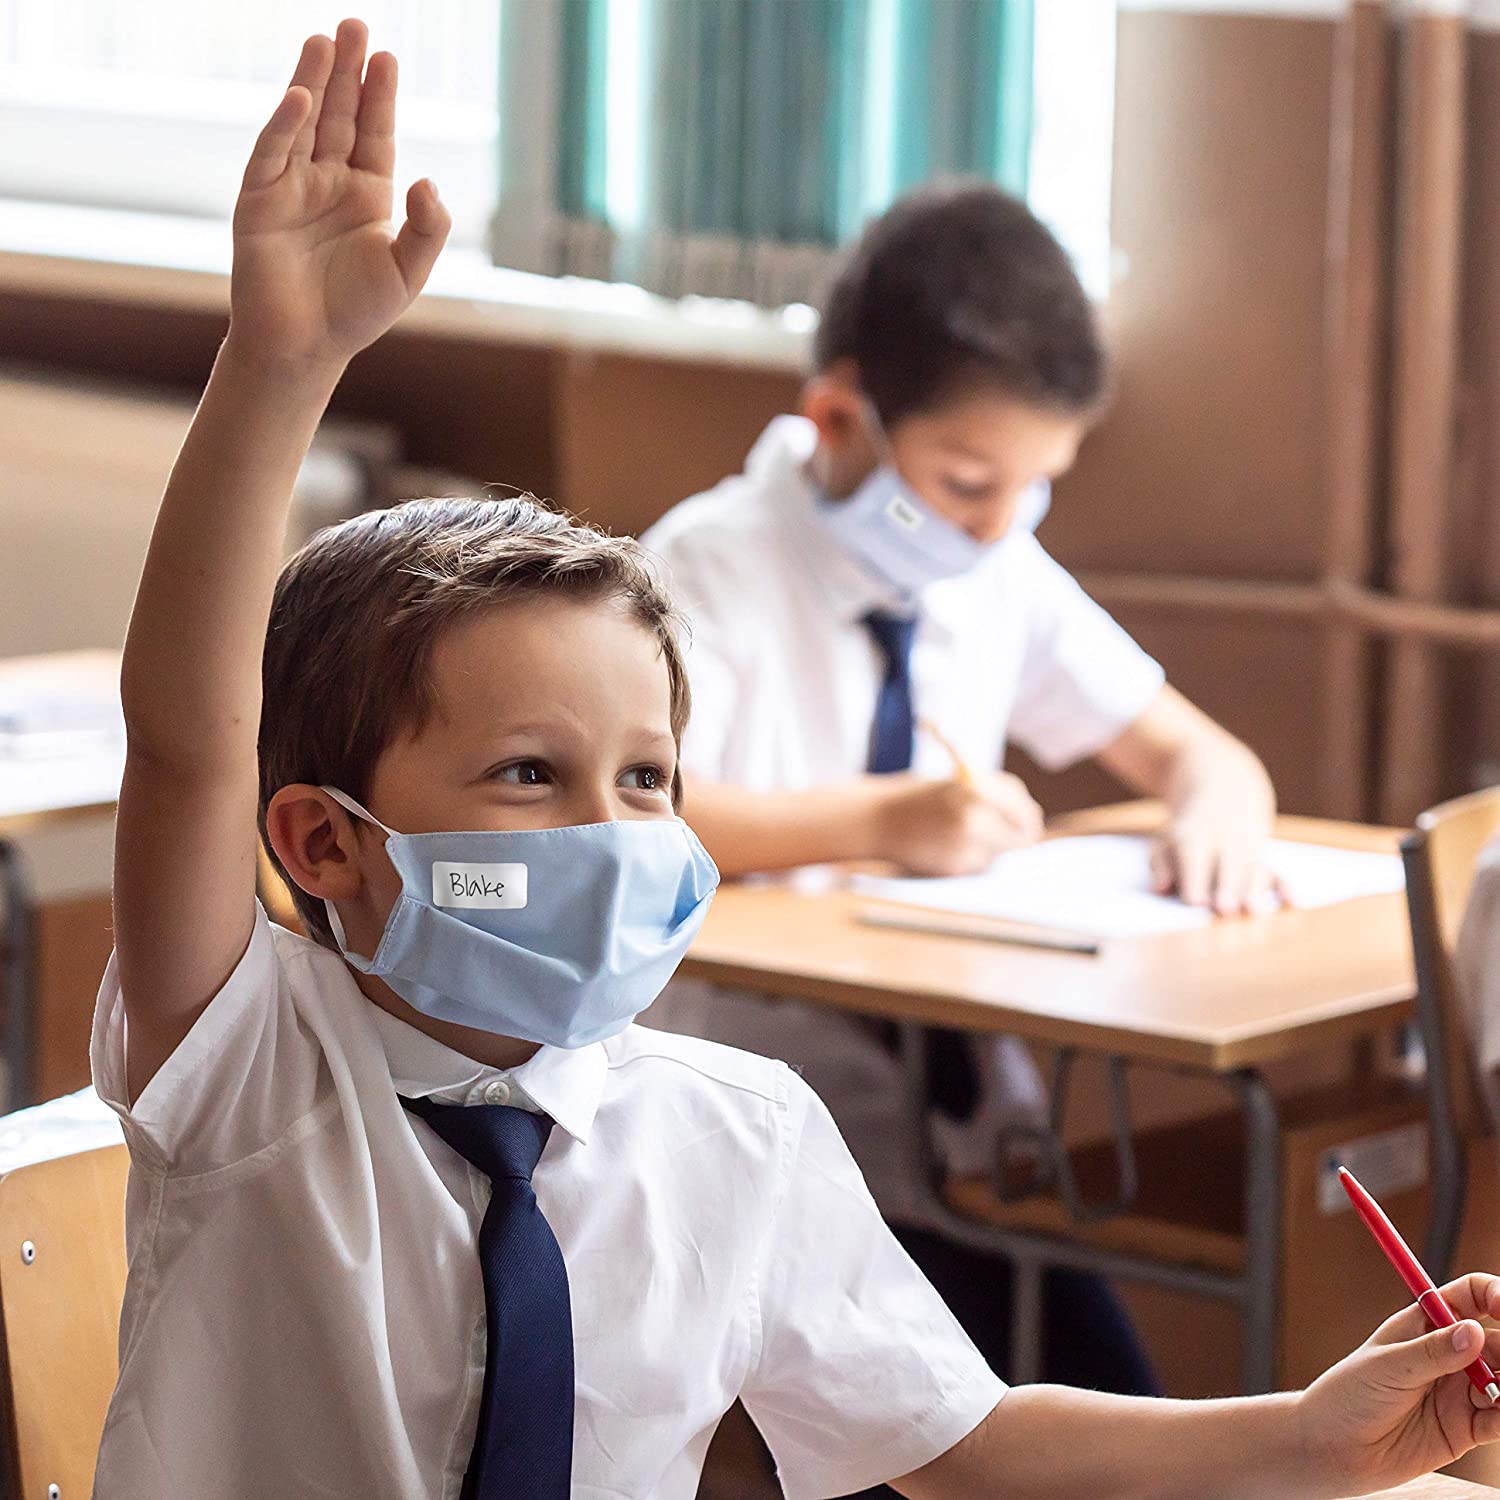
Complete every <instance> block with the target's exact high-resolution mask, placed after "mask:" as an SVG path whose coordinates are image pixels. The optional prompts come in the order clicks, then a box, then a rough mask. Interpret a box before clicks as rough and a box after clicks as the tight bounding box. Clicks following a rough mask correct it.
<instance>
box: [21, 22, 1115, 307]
mask: <svg viewBox="0 0 1500 1500" xmlns="http://www.w3.org/2000/svg"><path fill="white" fill-rule="evenodd" d="M672 3H674V0H365V3H362V4H361V5H360V6H358V7H355V9H357V10H358V12H359V13H360V14H362V15H363V16H364V17H365V18H366V19H367V20H368V21H369V22H370V26H371V32H372V45H373V46H377V47H385V48H389V49H390V50H392V51H394V52H395V53H396V54H397V55H398V56H399V57H400V59H401V66H402V99H401V107H400V112H399V123H398V130H399V166H398V172H399V174H400V177H401V179H402V181H410V180H411V179H413V178H415V177H419V176H431V177H432V178H433V179H434V180H435V181H436V182H437V183H438V184H439V186H440V187H441V189H442V191H443V195H444V197H445V199H446V200H447V201H448V203H449V205H450V207H451V208H452V210H453V214H454V243H455V244H458V245H466V246H469V247H471V248H478V247H480V246H483V245H485V244H487V243H488V241H489V237H490V224H491V218H492V215H493V213H494V210H495V206H496V199H497V178H498V180H499V185H500V191H501V192H502V193H503V192H504V191H505V190H506V177H505V174H504V173H502V172H501V171H500V169H499V167H498V166H497V156H498V145H499V143H500V140H501V134H502V130H503V131H504V134H505V138H506V139H505V144H506V145H507V147H508V148H509V151H510V158H509V160H510V161H512V162H513V161H516V160H520V161H521V162H523V163H524V164H528V166H529V169H530V170H531V171H532V172H533V173H534V174H537V173H545V174H547V181H546V185H545V186H546V191H545V193H544V194H539V193H538V192H537V191H533V192H532V193H531V195H530V196H529V197H528V198H524V199H523V201H522V202H521V203H520V205H519V209H520V213H521V216H522V218H523V220H526V221H529V222H533V223H538V224H540V223H543V222H544V221H545V220H547V218H548V215H558V214H561V216H562V217H563V218H569V219H571V220H572V222H573V224H574V226H575V228H574V232H573V235H572V240H571V242H570V244H571V250H572V252H573V253H572V263H571V264H570V265H563V266H558V265H556V264H550V265H545V266H544V265H535V264H534V265H532V267H531V268H532V269H550V270H557V269H564V270H567V269H572V270H575V271H591V272H592V273H593V274H596V275H599V274H604V275H609V274H620V269H619V267H618V266H617V265H614V264H613V263H612V261H611V257H610V254H609V250H608V247H609V243H611V242H612V239H613V237H614V236H616V235H618V234H620V233H622V232H623V234H624V235H625V236H626V237H627V238H629V237H631V236H632V235H634V236H635V237H636V243H637V246H638V247H639V245H640V244H641V243H642V237H641V235H640V231H641V229H642V227H643V222H644V218H645V216H646V214H647V211H648V208H649V201H648V200H649V198H650V193H651V184H650V182H649V181H648V178H649V175H650V174H649V171H648V162H649V160H650V157H651V152H652V151H661V150H663V149H666V148H667V147H670V144H671V143H670V140H669V139H668V137H669V136H670V134H671V132H670V131H667V130H664V129H663V128H661V124H660V122H657V123H656V125H655V126H653V123H652V122H650V121H649V120H647V119H646V118H645V111H646V106H647V99H646V95H645V92H644V89H643V85H642V80H643V78H644V77H645V76H646V74H645V73H644V71H643V69H642V60H643V58H645V57H646V56H647V55H648V54H649V52H650V50H651V48H652V47H653V46H655V45H656V42H654V41H653V31H652V28H653V25H655V26H657V28H658V30H657V40H658V41H659V38H660V31H659V27H660V18H661V17H662V16H663V15H672V14H674V12H673V11H672V10H671V4H672ZM723 3H724V0H675V4H676V6H677V8H678V12H680V13H681V14H684V15H691V16H692V17H693V19H694V20H695V22H698V21H701V20H702V19H703V18H704V17H706V16H707V15H708V14H709V8H710V7H719V6H720V5H721V4H723ZM740 3H741V5H742V6H743V0H740ZM764 3H765V4H767V5H776V6H786V7H793V6H797V5H800V4H801V3H802V0H764ZM922 3H923V5H930V6H933V7H946V8H947V9H946V10H941V11H935V12H933V14H934V15H935V16H936V17H937V19H936V21H935V22H934V23H933V26H932V33H933V35H935V36H940V35H941V34H942V28H943V26H944V25H947V26H948V27H949V28H950V30H951V28H952V27H953V25H955V24H956V21H955V18H958V17H961V16H962V14H963V12H961V11H960V10H958V9H955V7H967V6H970V5H972V4H973V3H974V0H922ZM506 5H509V6H510V7H511V8H512V11H515V10H516V8H517V7H518V6H519V7H520V12H521V13H522V14H523V16H524V17H525V18H526V21H527V25H528V26H529V27H530V28H531V35H530V36H529V37H528V35H527V34H526V32H525V28H523V31H522V35H521V36H520V37H519V38H516V37H513V36H509V34H508V33H507V35H508V39H509V40H510V41H511V45H512V56H511V58H510V59H509V61H510V68H511V74H512V77H514V76H516V75H518V74H519V75H520V76H521V77H522V78H523V79H525V75H526V74H527V72H528V70H529V59H530V55H531V54H530V52H529V51H527V50H526V49H527V48H528V47H529V46H530V45H531V44H532V43H533V42H534V40H535V35H536V32H537V28H538V27H539V26H545V25H546V24H548V23H547V22H546V21H545V20H544V18H545V17H546V16H549V15H550V16H552V17H554V18H560V20H559V25H560V28H561V29H562V30H563V31H564V32H567V31H568V28H569V27H571V28H572V31H571V40H570V42H569V46H570V48H571V50H570V51H569V52H568V53H567V54H566V55H567V58H568V60H569V62H568V66H570V67H572V68H574V69H575V70H577V72H576V75H575V76H576V77H578V78H583V79H584V80H585V81H584V82H583V83H582V84H581V85H579V86H580V87H581V88H583V89H584V90H585V91H586V90H587V89H588V88H589V87H592V88H593V94H592V95H591V96H590V97H591V99H592V101H593V108H594V113H593V115H592V116H591V117H590V119H589V121H588V124H587V131H590V132H592V136H591V137H590V136H588V135H587V133H585V134H584V135H583V136H582V137H580V139H583V140H584V141H585V143H587V142H588V140H590V139H592V140H593V141H594V142H597V141H598V140H599V139H600V138H601V137H603V138H607V139H608V140H609V142H610V143H611V146H612V148H613V149H612V150H610V151H609V152H607V153H605V154H603V155H594V156H588V155H587V154H586V153H585V154H582V155H581V154H580V153H579V151H578V150H577V149H575V146H576V142H575V144H574V145H572V146H570V144H569V142H568V141H566V140H564V139H560V138H559V137H558V136H557V134H556V131H555V126H554V125H549V124H544V123H543V116H544V114H546V113H547V112H548V111H551V112H552V114H553V117H554V118H555V111H556V102H557V98H558V89H559V80H558V79H557V78H556V77H554V78H553V79H552V81H551V84H550V88H551V93H550V95H544V96H543V97H542V99H541V101H540V103H539V104H538V106H537V108H536V109H535V110H532V111H530V112H527V110H525V109H524V108H523V109H517V108H515V107H512V109H511V110H510V111H509V112H508V113H507V115H506V118H505V120H504V121H502V120H501V117H500V116H501V110H500V107H499V96H500V87H499V81H500V78H501V77H502V73H503V71H504V70H503V67H502V58H501V45H502V31H503V30H504V29H505V28H503V27H502V12H503V9H504V6H506ZM601 5H602V7H603V8H602V9H601ZM685 5H690V6H692V7H695V10H693V11H685V10H684V9H683V7H684V6H685ZM349 8H350V7H349V6H348V5H347V4H342V3H341V4H333V3H327V4H325V3H323V0H257V3H255V4H251V5H243V6H240V5H234V6H231V5H228V4H222V3H217V0H210V3H204V0H0V197H12V198H29V199H39V200H45V201H53V202H63V203H81V204H91V205H99V206H107V207H121V208H130V209H139V210H148V211H149V210H155V211H160V212H164V213H177V214H189V215H194V216H201V217H206V218H226V217H227V216H228V214H229V211H230V209H231V207H232V205H233V202H234V195H235V191H236V188H237V185H238V181H239V176H240V172H241V170H242V168H243V165H244V160H245V156H246V153H247V151H248V149H249V145H250V141H251V139H252V138H253V135H254V133H255V131H256V130H257V129H258V128H259V126H260V124H261V123H262V122H263V121H264V119H265V117H266V116H267V115H268V114H269V112H270V110H271V109H272V107H273V106H274V104H275V101H276V99H277V98H278V97H279V95H280V92H281V89H282V87H283V86H284V85H285V83H286V80H287V78H288V76H289V74H290V70H291V67H292V64H293V62H294V61H295V57H296V51H297V46H298V44H299V42H300V41H301V39H302V37H303V36H304V35H306V34H307V33H308V32H309V31H311V30H314V29H318V28H321V29H323V30H325V31H328V32H329V33H330V34H331V32H332V30H333V28H334V26H336V24H337V22H338V20H339V19H340V18H341V16H343V15H344V14H347V13H348V11H349ZM1114 9H1115V7H1114V0H1038V3H1036V4H1035V6H1034V13H1035V14H1034V22H1033V28H1032V31H1033V45H1034V60H1033V67H1032V75H1031V88H1030V92H1031V105H1030V138H1029V145H1028V146H1027V148H1026V152H1025V158H1024V160H1023V162H1022V164H1021V166H1020V168H1019V170H1016V168H1015V167H1014V164H1012V166H1010V167H1007V168H1006V169H1005V170H1006V171H1007V172H1011V173H1012V175H1014V176H1015V178H1016V180H1022V179H1024V180H1025V181H1026V183H1027V192H1028V196H1029V198H1030V200H1031V202H1032V204H1033V206H1034V207H1035V208H1036V210H1037V212H1038V213H1039V214H1040V215H1041V216H1042V218H1044V219H1045V220H1046V221H1047V222H1048V223H1049V224H1050V225H1051V226H1052V227H1053V229H1054V230H1055V231H1056V232H1057V233H1058V234H1059V235H1060V237H1061V238H1062V239H1063V241H1064V243H1065V244H1067V245H1068V247H1069V249H1070V250H1071V251H1072V252H1073V253H1074V255H1075V257H1076V258H1077V259H1078V262H1079V265H1080V268H1081V270H1082V272H1083V274H1084V277H1085V280H1086V282H1087V284H1088V285H1089V287H1090V289H1091V290H1092V291H1094V292H1095V293H1096V294H1097V295H1101V296H1102V295H1103V293H1104V291H1105V290H1106V288H1107V285H1108V268H1109V229H1108V223H1109V175H1110V153H1111V146H1112V130H1111V125H1112V111H1113V92H1114V88H1113V86H1114ZM908 12H911V13H912V14H920V7H919V8H918V9H917V10H913V0H843V11H842V15H841V17H840V19H839V24H840V25H842V26H844V27H845V32H844V33H843V34H842V35H844V36H849V35H852V34H853V32H852V31H851V30H849V28H853V27H857V28H858V34H859V44H858V45H859V49H860V56H861V58H863V59H867V60H868V59H873V58H875V57H876V56H877V55H879V56H883V57H884V58H885V59H886V61H885V62H884V63H882V64H880V65H879V66H872V67H869V68H868V69H866V70H865V71H864V72H863V73H862V75H861V79H860V87H859V89H858V90H857V92H854V93H851V94H850V95H849V97H848V99H847V101H842V102H840V104H839V106H838V107H839V108H841V109H844V108H846V109H847V111H848V113H849V114H850V115H851V117H852V116H853V115H855V114H856V113H857V115H858V117H859V121H860V122H861V124H862V126H863V131H864V141H865V145H864V147H863V165H864V170H863V172H862V173H861V174H860V175H859V178H858V181H857V183H856V184H855V187H854V189H853V190H852V196H851V192H850V191H849V190H848V189H847V188H846V190H845V193H844V196H843V198H842V199H841V200H840V201H839V202H837V203H836V204H834V205H832V206H831V208H830V211H829V215H828V216H827V218H826V222H829V223H835V224H836V225H837V226H838V228H839V231H840V232H847V230H848V229H849V228H850V226H852V225H855V224H857V223H858V222H859V220H860V219H861V218H863V217H864V216H865V215H866V214H868V213H869V212H873V211H875V210H877V209H878V208H880V207H882V206H883V203H884V201H885V200H886V198H888V196H889V193H890V191H891V190H892V189H893V188H896V187H899V186H900V185H901V183H902V181H903V180H904V178H903V172H905V171H906V167H904V165H903V153H904V152H907V151H908V150H909V142H907V141H906V139H905V137H906V134H907V132H906V130H905V125H904V120H903V118H902V115H901V110H902V105H903V92H902V90H903V87H904V85H903V83H902V79H903V76H904V75H903V72H902V69H903V67H905V66H906V63H905V62H904V60H903V57H902V55H901V53H902V38H903V37H904V36H907V35H908V33H907V32H903V30H902V27H903V26H906V25H908V20H907V19H904V18H907V16H908ZM835 14H837V13H835ZM601 18H603V19H604V20H605V22H606V24H605V25H604V26H603V27H601V25H600V22H601ZM945 18H946V19H945ZM590 26H592V27H593V28H594V30H593V32H592V33H591V32H590V30H589V28H590ZM606 32H607V39H608V42H609V45H608V47H607V48H606V50H605V52H604V53H602V54H598V55H595V56H594V57H593V58H590V56H589V53H588V48H589V46H590V45H593V46H594V47H596V48H597V47H599V46H600V45H601V36H602V35H603V34H604V33H606ZM827 45H829V46H830V47H832V46H834V45H844V42H843V41H841V40H840V39H839V38H833V39H832V40H831V41H829V42H828V44H827ZM881 49H884V51H883V52H882V50H881ZM851 55H852V53H851ZM590 70H592V72H590ZM530 71H534V70H530ZM590 78H591V79H592V80H593V82H592V84H590V83H589V82H588V79H590ZM528 83H529V84H534V80H528ZM866 84H868V86H866ZM960 123H962V122H960ZM689 128H690V126H689V125H688V122H687V121H686V120H684V121H683V123H682V126H681V130H682V131H686V130H688V129H689ZM945 128H951V122H950V124H949V126H945ZM570 152H571V154H569V153H570ZM508 170H509V168H507V171H508ZM663 175H667V176H669V175H671V173H670V172H668V173H665V174H663V173H660V172H659V173H658V177H659V178H660V177H662V176H663ZM559 181H561V182H562V183H563V184H564V191H563V193H562V195H561V198H559V197H558V196H557V189H556V185H555V184H556V183H557V182H559ZM706 188H707V190H708V191H709V194H710V196H711V192H712V188H713V182H712V178H711V176H710V178H709V179H707V180H706ZM806 190H807V188H806V184H805V183H803V184H799V185H797V186H796V187H795V189H793V188H789V189H788V190H787V194H786V195H785V196H787V197H788V198H790V197H791V196H792V195H793V193H794V192H795V193H798V194H803V195H805V193H806ZM797 201H798V202H800V201H801V200H800V199H798V200H797ZM580 205H585V206H587V207H588V208H589V212H586V213H581V214H580V213H579V212H578V209H579V206H580ZM502 219H503V215H502ZM553 222H554V223H555V222H556V221H555V220H554V221H553ZM578 226H581V228H579V227H578ZM502 227H503V226H502ZM590 233H592V235H593V239H592V240H591V239H590V237H589V236H590ZM513 263H518V264H526V261H525V258H524V257H523V258H521V259H520V260H519V261H513ZM630 270H631V268H630V267H628V266H627V267H626V273H627V274H629V272H630ZM795 280H796V277H795V276H794V277H793V282H795ZM773 300H774V299H773Z"/></svg>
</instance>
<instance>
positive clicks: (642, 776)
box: [624, 766, 671, 792]
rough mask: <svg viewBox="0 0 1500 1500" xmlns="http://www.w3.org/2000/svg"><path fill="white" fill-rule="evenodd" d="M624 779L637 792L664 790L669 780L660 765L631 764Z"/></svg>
mask: <svg viewBox="0 0 1500 1500" xmlns="http://www.w3.org/2000/svg"><path fill="white" fill-rule="evenodd" d="M624 779H625V780H626V781H628V782H629V783H630V785H631V786H633V787H634V788H635V790H636V791H638V792H664V791H666V790H667V786H668V783H669V782H670V780H671V778H670V777H669V776H668V775H667V773H666V772H665V771H664V770H663V769H662V768H661V767H660V766H632V767H631V768H630V769H629V770H628V771H627V772H626V773H625V778H624Z"/></svg>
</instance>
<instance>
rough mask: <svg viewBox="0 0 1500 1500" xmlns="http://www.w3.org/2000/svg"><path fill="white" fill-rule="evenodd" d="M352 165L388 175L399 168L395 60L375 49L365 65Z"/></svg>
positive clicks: (356, 121) (386, 53) (350, 159)
mask: <svg viewBox="0 0 1500 1500" xmlns="http://www.w3.org/2000/svg"><path fill="white" fill-rule="evenodd" d="M349 165H350V166H351V167H356V168H358V169H359V170H360V171H364V172H376V173H378V174H379V175H380V176H382V177H389V176H390V175H391V174H392V173H393V172H394V171H395V170H396V59H395V57H393V56H392V55H391V53H389V52H375V53H372V54H371V56H370V61H369V65H368V66H367V67H366V68H365V82H364V87H363V89H362V90H361V91H360V96H359V112H358V114H357V116H356V118H355V133H354V143H353V146H352V148H351V150H350V152H349Z"/></svg>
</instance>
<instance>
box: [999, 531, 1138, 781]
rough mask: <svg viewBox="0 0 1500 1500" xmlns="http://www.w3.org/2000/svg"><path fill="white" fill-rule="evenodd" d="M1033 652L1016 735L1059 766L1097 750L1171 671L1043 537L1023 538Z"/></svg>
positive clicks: (1016, 713)
mask: <svg viewBox="0 0 1500 1500" xmlns="http://www.w3.org/2000/svg"><path fill="white" fill-rule="evenodd" d="M1008 545H1013V546H1015V547H1016V548H1017V551H1018V554H1019V555H1018V558H1017V565H1018V572H1019V577H1018V582H1019V583H1020V586H1021V587H1023V588H1024V589H1025V592H1026V608H1027V638H1026V652H1025V656H1024V658H1023V661H1022V665H1021V675H1020V681H1019V684H1018V689H1017V693H1016V700H1015V705H1014V707H1013V709H1012V711H1011V720H1010V738H1011V739H1012V740H1014V741H1015V742H1016V743H1017V744H1018V745H1020V746H1021V748H1022V749H1024V750H1025V751H1026V752H1027V753H1028V754H1029V755H1031V756H1032V757H1033V758H1034V759H1035V760H1036V761H1038V762H1039V763H1040V764H1041V765H1043V766H1046V767H1047V768H1048V769H1049V770H1059V769H1061V768H1062V767H1064V766H1068V765H1071V764H1072V763H1073V762H1074V761H1078V760H1082V759H1084V758H1085V757H1086V756H1090V755H1093V754H1096V753H1097V752H1098V751H1100V750H1102V749H1104V748H1105V746H1107V745H1108V744H1110V743H1111V741H1113V740H1115V739H1117V738H1118V737H1119V736H1120V735H1121V734H1122V733H1123V732H1124V731H1125V730H1126V729H1128V728H1129V727H1130V726H1131V725H1132V724H1133V723H1134V722H1135V721H1136V720H1137V719H1138V718H1140V716H1141V715H1142V714H1143V713H1144V712H1145V711H1146V709H1147V708H1148V707H1149V706H1150V704H1151V701H1152V699H1154V698H1155V697H1156V695H1157V694H1158V693H1159V692H1160V691H1161V689H1162V685H1163V683H1164V682H1165V681H1166V674H1165V673H1164V672H1163V671H1162V669H1161V667H1160V665H1159V664H1158V663H1157V662H1156V661H1155V660H1154V659H1153V658H1151V657H1150V656H1148V655H1147V654H1146V653H1145V652H1144V651H1142V650H1141V648H1140V647H1139V646H1138V645H1136V643H1135V642H1134V641H1133V640H1132V639H1131V638H1130V636H1129V635H1128V634H1126V632H1125V631H1124V630H1122V629H1121V628H1120V626H1119V625H1118V624H1116V623H1115V621H1114V620H1113V619H1111V617H1110V616H1109V615H1108V614H1107V613H1106V612H1105V611H1104V610H1103V609H1101V608H1100V607H1099V606H1098V605H1097V604H1096V603H1095V602H1094V601H1093V600H1092V599H1090V598H1089V596H1088V595H1087V594H1086V593H1084V591H1083V590H1082V589H1081V588H1080V587H1079V586H1078V584H1077V582H1076V581H1075V580H1074V579H1073V578H1072V577H1070V576H1069V574H1068V572H1067V570H1066V569H1065V568H1063V567H1061V566H1060V565H1059V564H1058V563H1056V562H1055V561H1053V559H1052V558H1051V557H1049V556H1048V555H1047V553H1046V551H1045V550H1044V549H1043V547H1042V545H1041V543H1040V542H1038V541H1037V540H1036V538H1035V537H1031V536H1017V537H1015V538H1014V539H1013V541H1012V542H1011V543H1008Z"/></svg>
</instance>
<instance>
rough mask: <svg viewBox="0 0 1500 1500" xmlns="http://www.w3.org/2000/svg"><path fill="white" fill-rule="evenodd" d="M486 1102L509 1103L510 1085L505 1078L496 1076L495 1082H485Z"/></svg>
mask: <svg viewBox="0 0 1500 1500" xmlns="http://www.w3.org/2000/svg"><path fill="white" fill-rule="evenodd" d="M484 1102H485V1103H486V1104H509V1103H510V1085H509V1084H508V1083H507V1082H506V1081H505V1080H504V1079H503V1078H496V1079H495V1080H494V1081H493V1082H491V1083H487V1084H485V1086H484Z"/></svg>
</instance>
